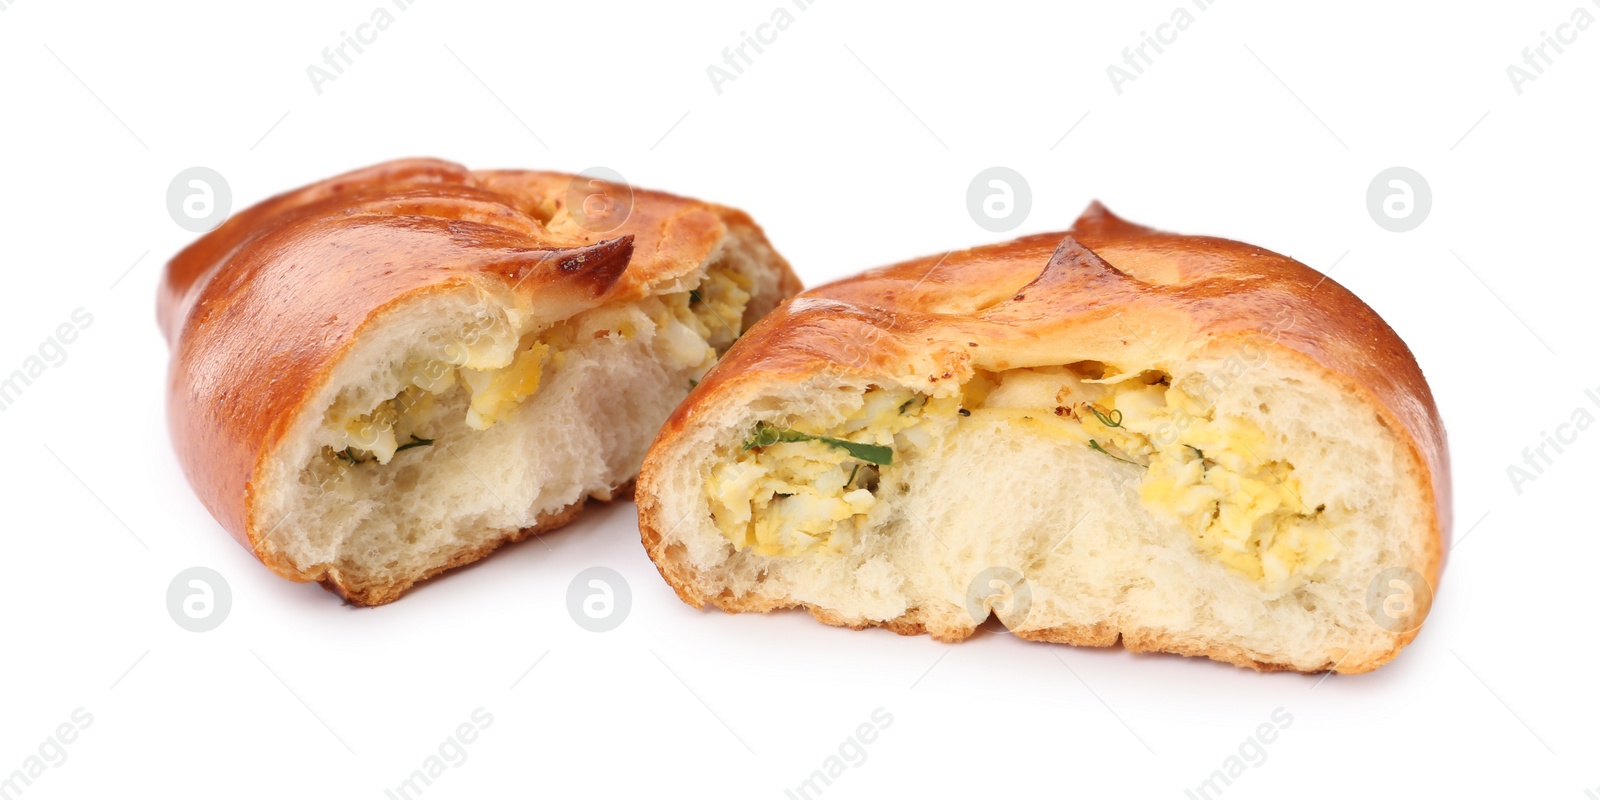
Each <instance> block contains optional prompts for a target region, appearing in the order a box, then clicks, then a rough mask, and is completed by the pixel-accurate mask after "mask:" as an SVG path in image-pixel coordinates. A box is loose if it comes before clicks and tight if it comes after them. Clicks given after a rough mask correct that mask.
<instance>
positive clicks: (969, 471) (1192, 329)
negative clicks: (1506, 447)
mask: <svg viewBox="0 0 1600 800" xmlns="http://www.w3.org/2000/svg"><path fill="white" fill-rule="evenodd" d="M637 499H638V503H639V519H640V528H641V530H642V533H643V539H644V544H645V546H646V548H647V550H648V551H649V554H650V556H651V558H652V559H654V560H655V562H656V565H657V566H658V568H659V569H660V571H661V574H662V576H663V577H665V578H666V580H667V581H668V582H669V583H670V584H671V585H672V586H673V588H674V589H676V590H677V593H678V595H679V597H681V598H682V599H683V600H684V601H685V602H687V603H690V604H691V605H695V606H701V605H703V604H705V603H708V602H709V603H711V604H713V605H715V606H717V607H719V608H722V609H724V610H726V611H768V610H773V609H779V608H789V607H800V608H804V609H807V610H809V611H810V612H811V613H812V614H813V615H814V616H816V617H817V618H818V619H820V620H822V621H823V622H827V623H830V624H834V625H844V626H849V627H852V628H861V627H865V626H882V627H886V628H889V629H891V630H894V631H896V632H899V633H905V634H915V633H928V634H931V635H932V636H933V637H934V638H937V639H940V640H946V641H954V640H960V639H963V638H965V637H968V636H971V635H972V634H973V633H974V631H975V630H976V629H977V627H978V626H979V625H980V624H981V623H983V622H984V620H985V619H987V618H988V617H989V616H990V614H991V612H993V613H995V614H996V615H997V616H998V617H999V618H1000V620H1001V621H1002V622H1003V623H1004V624H1005V625H1006V627H1008V628H1009V629H1010V630H1011V631H1012V632H1014V633H1016V634H1017V635H1018V636H1021V637H1024V638H1027V639H1035V640H1040V641H1049V642H1064V643H1070V644H1079V645H1098V646H1105V645H1112V644H1115V643H1116V642H1117V641H1118V640H1119V639H1120V641H1121V642H1122V643H1123V644H1124V645H1125V646H1126V647H1127V648H1128V649H1130V650H1136V651H1140V650H1142V651H1164V652H1170V653H1180V654H1183V655H1202V656H1208V657H1210V658H1214V659H1217V660H1221V661H1226V662H1230V663H1233V664H1238V665H1241V666H1248V667H1254V668H1257V669H1289V670H1299V671H1304V672H1312V671H1320V670H1330V669H1333V670H1338V671H1340V672H1362V671H1366V670H1370V669H1373V668H1375V667H1377V666H1379V665H1381V664H1383V663H1385V662H1387V661H1388V660H1389V659H1391V658H1393V657H1394V655H1395V654H1396V653H1397V652H1398V651H1399V649H1400V648H1401V647H1403V646H1404V645H1405V644H1407V643H1408V642H1410V641H1411V639H1412V638H1413V637H1414V636H1415V635H1416V630H1417V627H1418V626H1419V625H1420V624H1421V620H1422V617H1423V615H1424V614H1425V613H1426V611H1427V607H1428V602H1429V600H1430V599H1431V596H1432V592H1431V587H1432V585H1433V584H1434V582H1435V581H1436V580H1437V577H1438V574H1439V567H1440V559H1441V552H1442V544H1443V541H1444V538H1445V536H1446V533H1447V530H1448V526H1449V513H1450V504H1449V473H1448V466H1447V458H1446V448H1445V435H1444V429H1443V426H1442V424H1441V423H1440V420H1439V417H1438V413H1437V411H1436V409H1435V407H1434V403H1433V399H1432V396H1431V395H1430V393H1429V390H1428V386H1427V384H1426V383H1425V382H1424V380H1423V376H1422V372H1421V370H1420V369H1419V368H1418V367H1417V364H1416V362H1415V360H1414V359H1413V358H1412V356H1411V353H1410V352H1409V351H1408V350H1407V349H1406V346H1405V344H1404V343H1403V342H1401V340H1400V339H1399V337H1397V336H1396V335H1395V333H1394V331H1393V330H1391V329H1390V328H1389V326H1388V325H1386V324H1385V323H1384V322H1383V320H1382V319H1380V318H1379V317H1378V315H1377V314H1376V313H1374V312H1373V311H1372V309H1370V308H1368V307H1367V306H1366V305H1365V304H1363V303H1362V302H1361V301H1360V300H1359V299H1357V298H1356V297H1355V296H1354V295H1352V294H1351V293H1350V292H1349V291H1347V290H1346V289H1345V288H1344V287H1342V286H1340V285H1338V284H1337V283H1335V282H1334V281H1332V280H1329V279H1327V278H1326V277H1324V276H1322V275H1320V274H1319V273H1317V272H1315V271H1313V270H1312V269H1310V268H1308V267H1306V266H1304V265H1302V264H1299V263H1297V262H1295V261H1293V260H1291V259H1289V258H1286V257H1284V256H1280V255H1277V254H1274V253H1270V252H1267V251H1265V250H1262V249H1260V248H1257V247H1252V246H1249V245H1245V244H1240V243H1237V242H1230V241H1225V240H1222V239H1214V238H1207V237H1195V236H1179V235H1174V234H1169V233H1162V232H1158V231H1155V230H1152V229H1150V228H1145V227H1141V226H1138V225H1133V224H1130V223H1127V222H1124V221H1122V220H1120V219H1118V218H1116V217H1115V216H1112V215H1111V214H1110V213H1109V212H1107V211H1106V210H1105V209H1104V208H1102V207H1100V206H1099V205H1098V204H1096V205H1094V206H1092V207H1091V208H1090V209H1089V211H1088V212H1087V213H1085V215H1084V216H1083V217H1082V218H1081V219H1079V220H1078V222H1077V223H1076V224H1075V225H1074V227H1073V228H1072V230H1070V231H1068V232H1066V233H1064V234H1047V235H1039V236H1030V237H1027V238H1023V239H1018V240H1016V241H1013V242H1008V243H1004V244H999V245H993V246H987V247H978V248H974V249H971V250H964V251H959V252H954V253H950V254H947V255H946V256H943V257H939V258H925V259H920V260H917V261H911V262H907V263H904V264H899V265H895V266H891V267H885V268H882V269H878V270H874V271H871V272H868V273H866V274H864V275H861V276H859V277H855V278H851V279H847V280H844V281H840V282H838V283H834V284H831V285H828V286H823V287H820V288H817V289H813V290H811V291H808V292H805V293H803V294H801V295H800V296H799V297H797V298H795V299H793V300H791V301H789V302H788V303H786V304H784V305H782V306H780V307H779V308H778V310H776V311H775V312H774V313H772V314H771V315H769V316H768V317H767V318H766V319H764V320H763V321H762V322H761V323H760V324H758V325H757V326H755V327H754V328H753V329H752V330H751V331H750V332H749V333H747V334H746V335H745V336H744V337H743V338H742V339H741V340H740V342H739V344H738V345H737V346H735V347H734V348H733V350H732V351H731V352H730V353H729V354H728V356H727V358H726V359H724V360H723V362H722V363H721V364H719V365H718V367H717V368H716V369H715V370H713V371H712V372H711V373H710V374H709V375H708V376H707V378H706V379H705V380H704V381H702V382H701V383H700V385H699V387H698V388H697V389H696V390H695V391H694V392H693V393H691V394H690V396H689V399H688V400H687V401H686V402H685V403H684V405H683V406H682V407H681V408H679V409H678V411H677V412H676V413H674V414H673V416H672V418H671V419H670V420H669V421H668V422H667V425H666V427H665V428H664V429H663V430H662V432H661V434H660V435H659V436H658V437H657V439H656V442H655V444H654V445H652V449H651V452H650V455H649V456H648V457H647V459H646V461H645V465H644V468H643V471H642V472H641V475H640V481H639V491H638V496H637Z"/></svg>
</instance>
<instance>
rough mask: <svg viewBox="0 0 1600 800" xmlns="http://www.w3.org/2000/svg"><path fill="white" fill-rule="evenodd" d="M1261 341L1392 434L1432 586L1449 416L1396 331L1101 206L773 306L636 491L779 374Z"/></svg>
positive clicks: (1197, 349) (657, 534)
mask: <svg viewBox="0 0 1600 800" xmlns="http://www.w3.org/2000/svg"><path fill="white" fill-rule="evenodd" d="M1112 264H1115V265H1116V266H1115V267H1113V266H1112ZM1263 344H1266V345H1268V346H1271V347H1273V350H1274V354H1275V355H1279V354H1281V355H1283V356H1285V357H1286V358H1287V359H1289V360H1297V361H1301V362H1304V366H1307V367H1309V368H1310V369H1311V370H1312V372H1313V373H1317V374H1321V375H1322V376H1323V377H1325V378H1327V379H1328V380H1329V381H1330V382H1331V383H1332V384H1333V385H1335V386H1337V387H1340V389H1341V390H1342V392H1343V395H1342V396H1329V397H1327V399H1326V402H1327V403H1329V404H1345V403H1348V402H1349V401H1351V400H1352V399H1354V400H1357V401H1363V400H1364V401H1366V402H1368V403H1370V406H1371V407H1372V408H1373V409H1374V410H1375V411H1376V414H1377V416H1378V421H1379V423H1380V424H1381V425H1382V426H1383V427H1384V428H1386V429H1388V430H1389V431H1392V432H1393V433H1394V434H1395V438H1396V440H1397V441H1398V442H1399V443H1400V447H1399V451H1398V452H1399V455H1400V461H1401V462H1403V463H1401V464H1399V465H1398V466H1400V467H1401V469H1402V472H1403V473H1405V474H1408V475H1410V476H1414V479H1415V480H1417V481H1418V483H1419V484H1421V485H1420V486H1419V487H1418V488H1419V490H1421V491H1422V492H1423V503H1424V505H1425V511H1424V515H1425V516H1426V517H1427V519H1426V520H1425V524H1426V526H1427V527H1428V528H1431V530H1430V531H1408V532H1406V534H1404V535H1406V536H1411V535H1417V536H1418V540H1419V541H1420V540H1421V539H1422V538H1423V537H1424V536H1425V537H1426V538H1427V539H1428V542H1429V543H1428V544H1427V545H1425V550H1426V551H1427V552H1426V554H1425V555H1423V557H1422V558H1421V559H1419V562H1420V563H1419V564H1418V566H1419V568H1420V571H1421V572H1422V573H1423V574H1424V575H1425V577H1426V578H1427V580H1428V581H1429V582H1430V583H1435V582H1436V581H1437V577H1438V571H1439V565H1440V562H1441V559H1442V554H1443V551H1444V550H1445V549H1446V548H1445V546H1446V542H1447V537H1448V531H1449V526H1450V513H1451V503H1450V477H1449V464H1448V453H1447V449H1446V441H1445V430H1444V426H1443V423H1442V422H1441V420H1440V418H1439V413H1438V409H1437V408H1436V407H1435V405H1434V400H1433V396H1432V393H1431V392H1430V390H1429V388H1428V384H1427V382H1426V380H1424V378H1423V374H1422V371H1421V369H1420V368H1419V367H1418V365H1417V363H1416V360H1415V358H1414V357H1413V356H1412V354H1411V351H1410V350H1409V349H1408V348H1407V347H1406V345H1405V343H1404V342H1403V341H1401V339H1400V337H1399V336H1398V335H1396V333H1395V332H1394V330H1393V329H1392V328H1390V327H1389V325H1388V324H1386V323H1385V322H1384V321H1383V319H1382V318H1381V317H1379V316H1378V314H1377V313H1376V312H1374V311H1373V310H1372V309H1371V308H1370V307H1368V306H1367V305H1366V304H1365V303H1363V302H1362V301H1361V300H1360V299H1359V298H1357V297H1356V296H1355V295H1354V294H1352V293H1351V292H1350V291H1349V290H1347V289H1346V288H1345V287H1343V286H1341V285H1339V284H1338V282H1336V281H1334V280H1332V279H1330V278H1327V277H1326V276H1324V275H1322V274H1321V273H1318V272H1317V271H1315V270H1313V269H1311V268H1309V267H1307V266H1305V265H1304V264H1301V263H1299V262H1298V261H1295V260H1294V259H1292V258H1288V257H1286V256H1283V255H1279V254H1277V253H1273V252H1271V251H1268V250H1265V249H1262V248H1260V247H1255V246H1252V245H1248V244H1243V243H1240V242H1235V241H1230V240H1226V239H1220V238H1214V237H1208V236H1188V235H1182V234H1175V233H1167V232H1163V231H1158V230H1155V229H1152V228H1148V227H1145V226H1142V225H1136V224H1133V223H1130V222H1127V221H1125V220H1123V219H1120V218H1119V217H1117V216H1115V215H1114V214H1112V213H1111V212H1110V211H1108V210H1107V209H1106V208H1105V207H1104V206H1102V205H1100V204H1099V203H1094V204H1092V205H1091V206H1090V207H1089V208H1088V209H1087V210H1086V211H1085V212H1084V214H1083V215H1082V216H1081V217H1080V218H1079V219H1078V220H1077V221H1076V222H1075V223H1074V224H1073V226H1072V228H1071V229H1070V230H1067V231H1064V232H1061V233H1048V234H1039V235H1035V236H1028V237H1025V238H1021V239H1017V240H1014V241H1011V242H1006V243H1001V244H995V245H987V246H983V247H977V248H972V249H968V250H959V251H953V252H950V253H947V254H944V255H942V256H930V257H926V258H919V259H915V260H912V261H907V262H903V263H900V264H895V265H891V266H887V267H882V268H879V269H874V270H870V271H868V272H865V273H863V274H861V275H858V276H855V277H851V278H847V279H844V280H841V281H838V282H835V283H831V284H827V285H823V286H819V287H816V288H813V289H810V290H808V291H806V292H803V293H801V294H800V295H799V296H797V297H795V298H793V299H792V300H790V301H788V302H786V303H784V304H782V305H780V306H779V307H778V308H777V309H776V310H775V311H774V312H773V313H772V314H770V315H768V316H767V317H766V318H765V319H763V320H762V321H761V323H760V324H758V325H756V326H755V327H754V328H753V329H752V330H750V331H749V332H747V333H746V334H745V335H744V336H743V337H742V338H741V340H740V341H739V342H738V344H737V345H735V346H734V347H733V348H732V349H731V350H730V351H729V353H728V354H727V355H726V356H725V357H724V358H723V360H722V361H721V362H720V363H719V364H718V366H717V367H716V368H715V369H714V370H713V371H712V372H711V374H710V375H708V376H707V378H706V379H705V380H704V381H702V382H701V383H700V385H699V386H698V387H697V388H696V389H695V391H693V392H691V393H690V396H689V398H688V399H687V400H686V401H685V402H684V404H683V405H682V406H680V407H679V409H678V411H677V412H676V413H675V414H674V415H673V417H672V419H670V420H669V421H668V423H667V425H666V427H665V428H664V430H663V432H662V434H661V435H660V436H659V437H658V438H657V446H656V451H657V452H653V453H652V456H651V458H650V459H649V460H647V462H646V466H645V470H644V474H643V476H642V479H641V490H640V494H641V504H642V505H643V504H647V503H654V502H655V497H654V494H655V492H657V491H658V490H660V491H666V488H665V487H666V486H667V484H668V482H670V481H671V480H672V476H671V467H670V464H669V463H668V461H669V460H670V459H673V458H682V457H683V455H684V454H683V453H680V452H677V449H678V448H676V447H664V446H663V445H666V444H669V443H673V442H675V441H677V440H679V439H680V437H682V438H684V439H685V441H689V440H693V442H694V444H691V445H689V446H691V447H693V446H705V444H706V443H705V442H704V441H701V438H700V437H697V436H690V435H689V434H688V431H689V429H690V428H691V427H693V425H692V423H693V421H694V420H696V419H698V418H700V417H702V416H716V415H718V413H719V412H718V408H719V407H723V408H725V407H726V406H727V405H728V404H729V403H738V402H746V403H749V402H758V403H759V402H763V401H761V400H758V399H757V398H759V397H761V396H762V395H764V394H770V393H771V392H772V387H774V386H777V385H780V384H793V385H801V384H807V383H808V382H809V383H812V384H813V385H815V381H814V380H812V379H811V376H816V375H818V374H831V375H835V376H838V377H839V378H841V379H842V382H844V383H853V384H857V385H860V384H865V383H871V382H880V383H881V382H882V380H883V378H884V376H891V377H893V379H894V381H895V382H896V383H898V384H900V385H904V386H907V387H918V386H920V387H921V388H920V391H922V392H925V393H930V394H951V393H959V390H958V389H955V388H953V387H951V386H950V385H949V384H952V383H953V384H955V385H957V386H959V385H960V384H962V383H964V382H966V381H967V380H968V379H970V378H971V376H972V375H973V374H974V373H975V371H977V370H987V371H989V372H1000V371H1004V370H1011V369H1017V368H1036V367H1054V366H1060V365H1063V364H1072V363H1078V362H1102V363H1104V364H1107V365H1118V366H1121V367H1125V368H1133V367H1135V366H1137V369H1135V370H1134V371H1137V370H1138V369H1153V370H1162V371H1166V372H1173V373H1175V372H1178V371H1180V368H1182V367H1183V366H1184V365H1185V364H1187V363H1190V362H1192V361H1195V360H1197V359H1202V358H1205V357H1206V356H1207V354H1209V355H1210V356H1212V357H1215V356H1216V355H1217V354H1219V353H1226V352H1228V351H1229V350H1235V351H1236V350H1238V349H1240V348H1257V347H1260V346H1262V345H1263ZM941 384H944V386H941ZM736 398H737V399H736ZM763 407H766V406H763ZM722 416H726V414H725V413H724V414H722ZM658 454H659V455H658ZM647 511H648V509H647ZM646 516H648V514H646ZM662 533H663V532H661V531H652V530H646V532H645V541H646V545H647V546H648V547H649V548H650V549H651V550H652V553H655V552H656V551H657V549H658V547H661V546H664V545H663V544H662ZM663 560H664V561H665V563H664V564H663V572H664V573H666V574H667V577H668V578H669V580H671V581H672V582H674V584H675V585H679V586H680V593H683V592H684V591H686V590H687V591H688V592H689V595H687V597H689V599H694V598H693V595H694V594H695V592H696V590H695V589H694V588H693V587H692V586H690V584H692V583H693V582H694V581H695V580H696V579H695V577H694V576H693V575H692V574H691V573H690V572H687V571H680V569H681V567H680V566H679V565H676V564H674V563H673V561H672V559H671V558H670V557H667V558H665V559H659V558H658V562H660V561H663ZM707 599H709V598H707Z"/></svg>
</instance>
